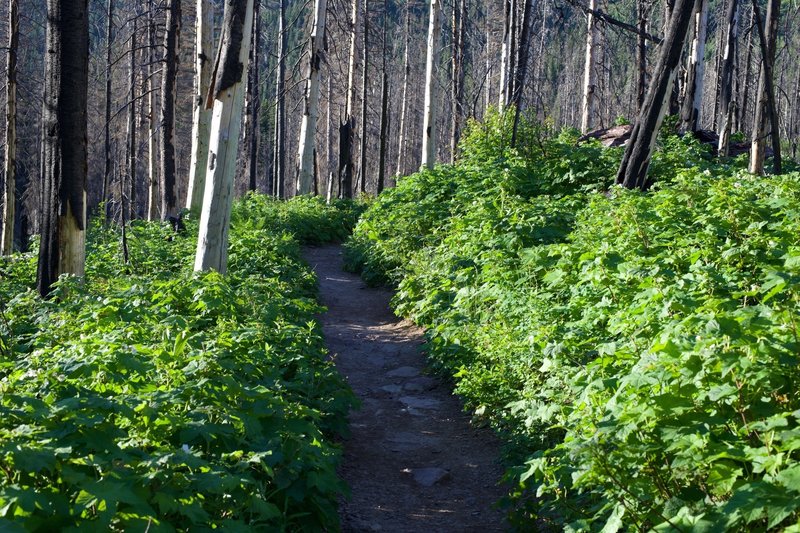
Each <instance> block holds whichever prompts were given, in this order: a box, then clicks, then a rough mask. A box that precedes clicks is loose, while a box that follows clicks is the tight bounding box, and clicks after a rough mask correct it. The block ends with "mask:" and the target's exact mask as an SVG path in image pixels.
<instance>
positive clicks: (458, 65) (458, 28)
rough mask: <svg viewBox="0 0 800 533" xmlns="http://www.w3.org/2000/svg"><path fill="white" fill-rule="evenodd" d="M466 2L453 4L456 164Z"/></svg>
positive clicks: (453, 146)
mask: <svg viewBox="0 0 800 533" xmlns="http://www.w3.org/2000/svg"><path fill="white" fill-rule="evenodd" d="M465 16H466V2H465V0H458V1H454V2H453V17H452V33H453V53H452V60H451V70H452V77H451V79H450V100H451V102H452V108H451V113H450V117H451V124H450V162H451V163H455V161H456V156H457V155H458V154H457V152H458V141H459V139H460V137H461V115H462V114H463V112H464V17H465Z"/></svg>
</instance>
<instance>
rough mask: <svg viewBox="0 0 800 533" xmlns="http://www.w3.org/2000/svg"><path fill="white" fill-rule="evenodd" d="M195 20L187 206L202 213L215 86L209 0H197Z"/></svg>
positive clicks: (211, 18) (212, 17)
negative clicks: (210, 97) (211, 98)
mask: <svg viewBox="0 0 800 533" xmlns="http://www.w3.org/2000/svg"><path fill="white" fill-rule="evenodd" d="M196 5H197V16H196V19H195V49H196V54H195V67H194V68H195V72H194V91H195V93H194V112H193V113H194V114H193V117H192V155H191V162H190V163H189V184H188V190H187V191H186V207H187V208H188V209H190V210H192V211H195V212H200V208H201V207H202V203H203V193H204V189H205V184H206V169H207V167H208V135H209V128H210V127H211V110H210V109H207V108H206V96H207V95H208V87H209V85H210V84H211V67H212V65H211V54H212V53H213V51H212V46H213V44H212V37H211V32H212V29H213V28H212V25H213V23H214V12H213V7H212V4H211V2H210V1H209V0H197V4H196Z"/></svg>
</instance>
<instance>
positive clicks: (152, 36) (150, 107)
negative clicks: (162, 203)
mask: <svg viewBox="0 0 800 533" xmlns="http://www.w3.org/2000/svg"><path fill="white" fill-rule="evenodd" d="M154 10H155V2H153V0H150V2H149V10H148V15H147V42H148V44H149V48H148V50H149V52H148V56H149V59H150V60H149V61H148V67H147V116H148V120H147V125H148V129H147V220H151V221H152V220H155V219H156V218H157V217H158V214H157V209H158V175H157V173H156V172H157V171H156V143H155V138H156V94H155V90H154V89H155V83H154V82H153V78H154V77H155V75H156V73H155V70H154V67H153V65H154V64H155V62H156V53H155V50H156V27H155V25H156V23H155V16H154V13H153V11H154Z"/></svg>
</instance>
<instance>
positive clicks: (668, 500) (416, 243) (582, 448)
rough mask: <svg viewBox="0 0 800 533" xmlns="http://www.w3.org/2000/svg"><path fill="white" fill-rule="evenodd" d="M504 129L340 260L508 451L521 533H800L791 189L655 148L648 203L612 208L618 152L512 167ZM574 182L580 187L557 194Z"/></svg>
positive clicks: (378, 206) (799, 197)
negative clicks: (372, 290) (539, 532)
mask: <svg viewBox="0 0 800 533" xmlns="http://www.w3.org/2000/svg"><path fill="white" fill-rule="evenodd" d="M473 127H474V126H473ZM503 127H504V126H502V125H500V126H497V127H496V128H495V129H493V128H492V126H491V123H490V124H489V125H484V126H481V129H480V130H479V131H477V132H476V130H475V129H473V130H472V131H471V132H470V134H468V135H467V140H466V141H465V148H466V150H465V152H466V155H465V161H464V163H463V164H461V165H459V166H458V167H455V168H452V167H439V168H437V169H436V170H435V171H434V172H433V173H425V174H419V175H415V176H411V177H409V178H406V179H405V180H403V181H401V183H400V185H399V187H398V189H397V190H396V191H389V192H388V193H387V194H386V195H382V196H381V197H380V198H378V200H377V201H376V202H375V203H374V204H373V205H372V206H371V207H370V209H369V210H368V211H367V213H366V214H365V216H364V217H363V219H362V221H361V222H360V223H359V225H358V227H357V228H356V231H355V234H354V237H353V239H352V241H351V242H350V243H349V245H348V246H349V250H350V259H351V262H352V266H353V267H354V268H360V269H362V270H364V271H365V272H370V273H372V275H373V278H374V279H378V278H379V277H380V275H383V276H385V278H387V279H389V280H391V281H392V282H394V283H396V284H397V286H398V292H397V296H396V298H395V305H396V307H397V310H398V311H399V312H400V313H402V314H404V315H407V316H409V317H411V318H413V319H414V320H415V321H417V322H418V323H420V324H421V325H424V326H425V327H426V328H427V336H428V344H427V350H428V353H429V356H430V359H431V363H432V364H433V366H434V367H435V368H437V369H439V370H440V371H441V372H442V373H443V374H445V375H448V376H451V377H453V378H454V379H455V381H456V390H457V392H458V393H459V394H461V395H462V397H463V398H464V400H465V402H466V404H467V406H468V408H469V409H470V410H472V412H473V413H474V415H475V417H476V418H479V419H481V420H485V421H487V422H489V423H491V424H492V425H493V426H494V427H495V428H496V429H497V430H498V431H500V433H501V434H502V435H503V436H504V437H505V438H506V439H507V442H508V443H509V461H510V462H511V464H512V465H516V466H512V467H511V468H510V470H509V479H510V480H516V482H517V488H516V489H515V490H514V493H513V494H512V496H513V498H512V502H513V505H514V510H515V513H514V519H515V520H516V522H517V523H518V525H519V526H520V528H521V529H529V528H530V527H531V523H533V521H536V523H540V524H543V523H547V524H550V525H551V526H554V527H563V528H564V529H565V530H568V531H575V530H604V531H605V530H607V531H617V530H619V529H629V530H650V529H654V530H657V531H662V530H663V531H690V530H691V531H722V530H730V531H737V530H773V529H774V530H779V529H785V530H786V531H796V530H800V482H798V479H800V478H798V472H800V396H799V395H798V394H797V390H798V388H800V356H798V353H800V352H799V351H798V350H799V349H800V340H798V339H799V338H800V337H798V333H797V324H796V317H797V316H798V313H799V312H800V293H798V291H797V286H798V282H800V266H798V265H800V261H799V260H798V257H800V247H799V245H798V239H797V235H800V175H798V174H792V175H788V176H782V177H780V178H755V177H751V176H749V175H747V174H744V173H741V172H740V171H738V170H736V168H735V167H732V166H725V165H722V164H719V163H715V162H713V161H712V160H711V159H710V157H709V156H708V155H707V154H706V152H705V149H704V147H703V146H701V145H698V143H696V141H694V140H692V139H679V138H677V137H674V136H669V135H665V136H664V137H663V138H662V140H661V147H662V150H661V151H660V152H658V153H657V154H656V156H655V159H654V162H653V167H652V168H653V171H654V174H655V175H656V176H657V177H656V180H657V181H656V183H657V184H658V186H657V187H656V188H655V190H654V191H652V192H650V193H647V194H643V193H640V192H632V191H627V190H624V189H620V188H610V189H608V190H604V188H605V186H606V184H608V183H609V181H610V179H611V178H612V177H613V175H614V173H615V171H616V168H613V165H612V164H611V162H606V163H604V162H603V160H604V159H605V160H609V161H611V160H613V158H614V157H616V155H617V152H616V151H606V152H607V153H606V154H605V155H604V156H603V155H591V156H589V155H586V154H583V155H586V157H582V156H581V155H577V156H576V155H574V154H576V153H577V154H582V153H583V151H586V153H587V154H592V153H593V151H594V150H597V152H598V154H602V152H604V150H603V149H602V148H599V147H596V146H593V145H589V146H575V145H574V142H571V141H569V139H571V138H572V137H573V134H572V133H564V134H561V135H559V136H558V137H555V138H551V139H548V140H547V141H544V140H534V141H532V140H531V138H529V137H528V138H525V139H523V146H539V149H538V150H539V152H538V153H537V151H536V149H535V148H534V149H531V150H530V151H529V152H527V154H526V155H525V156H522V155H519V154H520V153H521V152H519V151H516V152H515V151H513V150H508V149H507V148H502V150H500V147H502V143H501V142H500V141H499V140H498V139H502V138H503V135H502V130H503ZM528 131H529V132H530V133H533V134H535V133H536V130H535V129H534V128H530V129H529V130H528ZM470 143H475V144H476V145H477V146H475V147H474V148H472V147H470ZM542 146H544V147H546V148H542ZM565 154H567V155H566V156H565ZM515 157H518V158H519V162H516V160H515ZM564 157H567V158H568V160H567V161H564V160H563V158H564ZM528 158H530V159H528ZM551 159H552V160H551ZM572 161H575V163H574V164H575V165H577V168H578V169H582V170H580V172H587V174H586V175H585V176H582V177H579V178H575V179H570V180H552V179H551V177H552V176H553V175H554V174H555V173H556V172H558V170H557V169H562V170H563V169H571V167H572V164H573V163H572ZM587 161H589V162H587ZM519 169H526V170H530V173H525V172H520V174H519V175H520V176H522V178H521V180H522V181H520V182H518V181H515V180H514V179H509V176H511V175H514V172H515V171H517V170H519ZM537 169H538V170H537ZM587 169H591V170H587ZM600 169H605V170H604V171H601V170H600ZM563 171H564V172H565V173H566V174H569V173H570V172H571V173H572V175H576V170H575V169H571V170H563ZM602 172H606V174H602ZM437 177H438V178H439V179H436V178H437ZM445 180H447V183H442V182H443V181H445ZM428 190H430V192H431V195H432V196H435V197H436V198H437V199H438V200H437V201H433V200H430V199H428V197H427V192H428ZM442 191H446V194H442ZM440 202H444V203H445V205H441V203H440ZM429 204H431V205H433V206H435V209H434V210H432V211H431V212H429V211H428V208H427V206H428V205H429ZM407 220H409V221H410V220H414V221H424V223H420V222H416V224H417V225H408V224H406V223H405V222H406V221H407Z"/></svg>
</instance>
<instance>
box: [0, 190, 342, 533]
mask: <svg viewBox="0 0 800 533" xmlns="http://www.w3.org/2000/svg"><path fill="white" fill-rule="evenodd" d="M247 202H261V204H263V205H264V206H265V207H264V211H263V212H260V214H262V215H266V213H267V212H268V211H269V210H271V209H273V208H275V207H276V206H275V204H272V203H271V202H266V201H263V200H259V199H257V198H255V197H250V198H248V200H247ZM241 209H242V206H238V207H237V210H239V211H241ZM279 209H286V210H290V209H291V208H286V207H284V206H281V207H280V208H279ZM303 209H304V210H305V212H306V213H307V214H311V213H314V210H315V208H314V206H313V205H310V206H305V207H304V208H303ZM320 209H321V208H320ZM325 209H327V208H325ZM314 215H315V216H317V217H319V218H318V219H324V217H325V216H332V215H330V214H328V215H324V216H323V215H319V214H317V213H314ZM293 216H294V218H293V222H292V223H293V224H296V225H298V226H302V225H303V223H302V220H301V218H302V216H301V215H300V214H297V215H293ZM275 219H276V220H277V219H278V217H275ZM275 224H276V225H277V231H276V227H274V226H270V225H265V226H264V229H252V228H246V227H245V225H244V224H240V225H238V226H236V227H234V229H233V231H232V233H231V244H230V261H229V275H228V276H226V277H222V276H220V275H218V274H216V273H213V272H211V273H202V274H197V273H193V272H191V258H192V255H193V251H194V243H195V237H194V236H195V235H196V224H195V222H194V221H191V220H190V221H189V222H188V226H189V228H188V229H187V232H186V233H185V234H180V235H176V234H175V233H173V232H172V230H171V229H169V228H168V227H167V226H166V225H161V224H159V223H144V222H136V223H134V224H133V225H132V227H131V229H130V231H129V236H130V252H131V262H130V263H129V264H125V263H123V262H122V261H121V259H120V252H119V241H120V236H119V234H118V233H117V232H116V231H114V230H112V229H107V228H102V227H100V226H93V228H92V232H91V234H90V242H91V244H90V250H91V252H90V255H89V258H88V260H87V272H88V273H89V275H88V276H87V282H86V283H85V284H84V285H79V284H78V283H77V282H76V281H75V280H74V279H72V278H62V279H61V280H60V281H59V282H58V284H57V286H56V289H55V295H54V296H55V297H54V298H53V299H52V300H48V301H42V300H40V299H39V298H38V297H37V296H36V295H35V293H34V292H33V291H32V290H31V289H27V290H22V291H20V290H19V289H20V287H21V286H22V285H24V284H26V283H27V284H30V283H32V281H33V272H32V268H33V262H32V261H31V260H30V259H29V257H28V256H26V257H25V258H22V259H14V260H12V261H11V262H6V263H4V264H3V269H4V279H3V282H2V285H0V294H2V298H3V300H4V301H3V304H4V307H5V311H4V320H3V321H2V324H0V330H1V331H2V338H3V341H4V349H3V351H2V352H0V529H3V530H4V531H5V530H9V531H16V530H38V531H50V530H70V529H71V530H80V531H94V530H97V531H106V530H109V529H111V530H126V531H127V530H131V531H136V530H141V531H145V530H147V531H174V530H194V529H199V528H202V529H208V528H222V529H224V530H250V529H261V530H284V529H291V530H309V531H319V530H323V529H330V530H333V529H336V528H337V527H338V516H337V512H336V502H337V500H338V498H339V497H340V495H341V494H342V493H344V492H345V490H346V487H345V486H344V484H343V482H342V481H341V480H339V479H338V478H337V476H336V467H337V465H338V462H339V455H340V451H339V446H338V445H337V444H335V443H334V439H335V438H336V437H337V435H341V434H342V433H343V432H344V431H345V430H346V415H347V412H348V410H349V409H350V407H351V406H352V405H353V404H354V402H355V398H354V396H353V395H352V393H351V392H350V390H349V388H348V387H347V386H346V384H345V383H344V382H343V380H342V379H341V377H340V376H339V374H338V373H337V372H336V371H335V369H334V368H333V366H332V364H331V363H330V361H329V360H328V359H327V358H326V355H325V348H324V343H323V340H322V337H321V333H320V331H319V328H318V326H316V325H315V322H314V320H313V317H314V314H316V313H318V312H319V311H320V307H319V306H318V305H317V304H316V303H315V301H314V297H315V294H316V287H315V283H316V281H315V278H314V276H313V273H312V272H310V270H309V269H308V267H307V266H305V265H304V264H303V263H302V261H301V259H300V255H299V246H298V244H297V241H296V240H295V239H294V237H292V236H291V235H289V234H287V233H281V232H282V231H284V230H286V229H287V227H286V226H285V225H283V224H277V223H275ZM9 268H10V269H11V270H13V275H12V276H11V279H10V280H8V279H7V278H6V276H5V273H6V272H7V270H8V269H9ZM23 270H24V272H22V271H23Z"/></svg>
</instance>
